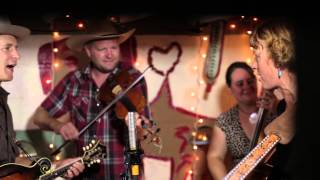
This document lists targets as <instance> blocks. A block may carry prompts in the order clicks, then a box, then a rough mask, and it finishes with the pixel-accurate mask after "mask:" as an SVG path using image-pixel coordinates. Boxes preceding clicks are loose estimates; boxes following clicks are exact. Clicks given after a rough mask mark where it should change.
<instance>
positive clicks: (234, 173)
mask: <svg viewBox="0 0 320 180" xmlns="http://www.w3.org/2000/svg"><path fill="white" fill-rule="evenodd" d="M279 141H280V137H279V136H278V135H277V134H269V135H267V136H266V137H265V138H264V139H263V140H262V141H261V142H260V143H259V144H258V145H257V146H256V147H255V148H253V149H252V151H250V153H249V154H248V155H246V156H245V157H244V158H243V159H242V160H241V161H240V162H239V163H238V164H237V165H236V166H235V167H234V168H233V169H232V170H231V171H230V172H229V173H228V174H227V175H226V176H225V177H224V178H223V179H224V180H238V179H245V178H246V177H247V176H248V175H249V174H250V172H251V171H252V170H253V169H254V168H255V167H256V166H257V165H258V164H259V163H260V162H261V161H262V160H264V159H265V157H266V156H267V155H269V154H270V153H272V152H274V151H273V150H274V148H275V146H276V145H277V144H278V142H279Z"/></svg>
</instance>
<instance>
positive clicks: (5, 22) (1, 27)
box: [0, 17, 31, 40]
mask: <svg viewBox="0 0 320 180" xmlns="http://www.w3.org/2000/svg"><path fill="white" fill-rule="evenodd" d="M30 33H31V32H30V30H29V29H28V28H26V27H23V26H17V25H13V24H11V22H10V21H9V19H7V18H4V17H0V35H4V34H6V35H13V36H15V37H16V38H17V39H18V40H21V39H23V38H25V37H27V36H28V35H30Z"/></svg>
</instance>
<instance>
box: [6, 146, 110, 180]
mask: <svg viewBox="0 0 320 180" xmlns="http://www.w3.org/2000/svg"><path fill="white" fill-rule="evenodd" d="M83 151H84V153H83V155H82V157H80V158H78V159H76V160H75V161H73V162H70V163H69V164H67V165H64V166H61V167H59V168H57V169H53V168H52V166H51V165H52V164H51V161H50V160H49V159H48V158H40V159H39V160H37V161H36V163H34V164H33V165H31V166H25V165H21V164H16V163H8V164H4V165H1V166H0V179H1V180H13V179H14V180H34V179H38V180H47V179H54V178H56V177H59V176H63V175H64V174H65V173H66V172H67V171H68V169H69V167H70V166H72V164H74V163H76V162H82V163H83V164H84V165H86V166H87V167H90V166H91V165H92V164H94V163H100V161H101V159H103V158H104V157H105V152H106V147H105V146H104V145H102V144H101V143H100V141H99V140H98V141H95V140H92V141H91V143H89V144H88V145H87V146H85V147H83Z"/></svg>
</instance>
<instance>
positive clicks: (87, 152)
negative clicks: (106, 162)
mask: <svg viewBox="0 0 320 180" xmlns="http://www.w3.org/2000/svg"><path fill="white" fill-rule="evenodd" d="M82 149H83V151H84V153H83V156H82V160H83V163H84V164H85V165H86V166H87V167H90V166H91V165H93V164H95V163H100V162H101V160H102V159H104V158H105V156H106V147H105V146H104V145H103V144H101V143H100V140H92V141H91V142H90V143H89V144H88V145H86V146H84V147H83V148H82Z"/></svg>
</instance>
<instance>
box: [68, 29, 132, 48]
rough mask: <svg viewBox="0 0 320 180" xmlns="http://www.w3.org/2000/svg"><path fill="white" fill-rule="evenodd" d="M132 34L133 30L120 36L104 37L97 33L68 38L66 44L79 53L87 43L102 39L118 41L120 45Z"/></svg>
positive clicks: (110, 35) (109, 35)
mask: <svg viewBox="0 0 320 180" xmlns="http://www.w3.org/2000/svg"><path fill="white" fill-rule="evenodd" d="M134 32H135V29H131V30H130V31H128V32H125V33H122V34H108V35H104V34H103V33H99V34H95V35H75V36H72V37H70V38H69V39H68V40H67V42H66V44H67V46H68V47H69V48H70V49H71V50H74V51H78V52H81V51H82V50H83V47H84V45H85V44H86V43H88V42H89V41H97V40H103V39H119V43H120V44H121V43H123V42H124V41H126V40H127V39H128V38H129V37H130V36H131V35H132V34H133V33H134Z"/></svg>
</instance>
